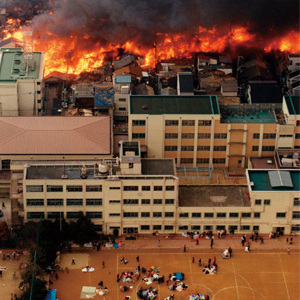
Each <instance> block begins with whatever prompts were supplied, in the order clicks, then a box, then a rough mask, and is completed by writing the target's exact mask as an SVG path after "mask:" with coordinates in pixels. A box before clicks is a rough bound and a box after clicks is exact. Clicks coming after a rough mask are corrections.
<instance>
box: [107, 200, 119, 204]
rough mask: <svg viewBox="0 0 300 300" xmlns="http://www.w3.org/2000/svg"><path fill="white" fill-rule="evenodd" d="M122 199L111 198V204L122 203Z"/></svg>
mask: <svg viewBox="0 0 300 300" xmlns="http://www.w3.org/2000/svg"><path fill="white" fill-rule="evenodd" d="M120 203H121V201H120V200H109V204H120Z"/></svg>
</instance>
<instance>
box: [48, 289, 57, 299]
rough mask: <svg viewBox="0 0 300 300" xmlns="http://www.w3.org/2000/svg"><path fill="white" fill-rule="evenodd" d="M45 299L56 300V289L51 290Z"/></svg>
mask: <svg viewBox="0 0 300 300" xmlns="http://www.w3.org/2000/svg"><path fill="white" fill-rule="evenodd" d="M45 300H56V290H49V291H48V295H47V297H46V298H45Z"/></svg>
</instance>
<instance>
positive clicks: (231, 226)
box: [228, 225, 238, 231]
mask: <svg viewBox="0 0 300 300" xmlns="http://www.w3.org/2000/svg"><path fill="white" fill-rule="evenodd" d="M228 229H229V230H234V231H236V230H238V227H237V225H229V226H228Z"/></svg>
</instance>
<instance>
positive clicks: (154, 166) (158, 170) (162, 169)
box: [142, 158, 176, 176]
mask: <svg viewBox="0 0 300 300" xmlns="http://www.w3.org/2000/svg"><path fill="white" fill-rule="evenodd" d="M142 174H143V175H173V176H175V175H176V174H175V163H174V160H173V159H152V158H146V159H145V158H143V159H142Z"/></svg>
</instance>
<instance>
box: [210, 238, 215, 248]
mask: <svg viewBox="0 0 300 300" xmlns="http://www.w3.org/2000/svg"><path fill="white" fill-rule="evenodd" d="M213 244H214V240H213V238H211V240H210V249H212V247H213Z"/></svg>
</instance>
